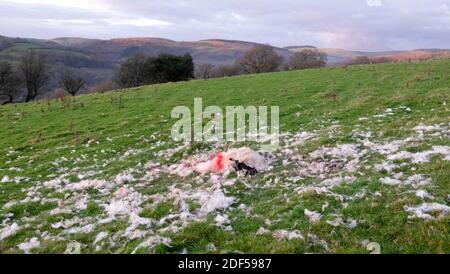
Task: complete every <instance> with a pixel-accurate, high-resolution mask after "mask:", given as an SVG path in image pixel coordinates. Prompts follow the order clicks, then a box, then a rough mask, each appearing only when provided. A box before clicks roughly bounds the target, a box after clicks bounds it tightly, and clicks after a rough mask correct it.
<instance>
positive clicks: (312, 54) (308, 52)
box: [288, 49, 327, 69]
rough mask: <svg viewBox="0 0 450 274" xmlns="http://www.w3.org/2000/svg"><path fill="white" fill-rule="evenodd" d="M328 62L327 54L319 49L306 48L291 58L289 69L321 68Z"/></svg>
mask: <svg viewBox="0 0 450 274" xmlns="http://www.w3.org/2000/svg"><path fill="white" fill-rule="evenodd" d="M326 64H327V55H326V54H325V53H323V52H320V51H318V50H312V49H304V50H302V51H299V52H296V53H294V55H292V56H291V58H290V59H289V64H288V67H289V69H309V68H320V67H324V66H325V65H326Z"/></svg>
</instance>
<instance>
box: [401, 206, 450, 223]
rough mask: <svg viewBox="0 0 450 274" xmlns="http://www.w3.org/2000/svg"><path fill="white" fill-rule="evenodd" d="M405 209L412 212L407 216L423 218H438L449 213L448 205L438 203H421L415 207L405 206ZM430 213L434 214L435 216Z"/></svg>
mask: <svg viewBox="0 0 450 274" xmlns="http://www.w3.org/2000/svg"><path fill="white" fill-rule="evenodd" d="M405 210H406V212H409V213H412V215H411V216H409V218H419V219H424V220H439V219H442V218H444V217H446V216H448V215H449V214H450V207H448V206H446V205H442V204H438V203H423V204H421V205H419V206H416V207H409V206H405ZM431 214H435V216H433V215H431Z"/></svg>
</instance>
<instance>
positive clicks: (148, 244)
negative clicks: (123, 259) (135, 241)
mask: <svg viewBox="0 0 450 274" xmlns="http://www.w3.org/2000/svg"><path fill="white" fill-rule="evenodd" d="M171 243H172V240H171V239H170V238H166V237H161V236H158V235H156V236H151V237H149V238H147V240H145V241H144V242H142V243H140V244H139V245H138V246H137V247H136V248H135V249H134V250H133V252H132V253H133V254H134V253H136V251H138V250H139V249H141V248H148V249H152V248H154V247H156V246H157V245H160V244H163V245H166V246H168V247H170V244H171Z"/></svg>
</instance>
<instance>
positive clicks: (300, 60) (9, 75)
mask: <svg viewBox="0 0 450 274" xmlns="http://www.w3.org/2000/svg"><path fill="white" fill-rule="evenodd" d="M326 60H327V56H326V55H325V54H324V53H321V52H319V51H317V50H313V49H305V50H303V51H300V52H296V53H294V54H293V55H292V56H291V57H290V59H289V60H288V62H284V60H283V57H282V56H280V55H279V54H277V53H276V51H275V49H274V48H273V47H271V46H268V45H257V46H255V47H253V48H251V49H249V50H248V51H247V52H245V54H243V56H241V57H240V58H238V59H237V60H236V61H235V62H234V63H233V64H230V65H223V66H215V65H213V64H199V65H197V66H195V65H194V61H193V58H192V56H191V55H189V54H185V55H180V56H177V55H172V54H160V55H158V56H145V55H143V54H140V53H138V54H135V55H132V56H130V57H129V58H127V59H126V60H124V61H123V62H122V63H121V64H120V65H119V66H118V68H117V69H116V71H115V73H114V77H113V79H112V80H111V81H106V82H103V83H100V84H98V85H96V86H94V87H91V90H92V91H99V92H105V91H109V90H113V89H117V88H132V87H139V86H143V85H150V84H157V83H167V82H177V81H188V80H191V79H194V78H198V79H208V78H213V77H224V76H233V75H238V74H253V73H266V72H274V71H281V70H294V69H307V68H319V67H323V66H325V65H326ZM48 68H49V66H48V64H47V62H46V58H45V56H44V55H42V54H39V53H38V52H36V51H33V50H30V51H28V52H26V53H25V54H24V55H23V56H22V57H21V58H20V60H19V64H18V65H17V66H13V65H12V64H11V63H9V62H0V96H2V99H4V101H3V104H7V103H12V102H15V101H17V99H18V97H19V96H20V97H21V100H22V101H25V102H30V101H32V100H35V99H36V98H37V97H38V95H39V94H40V91H41V90H42V89H43V88H44V86H45V85H46V83H47V82H48V81H49V78H50V75H49V74H50V73H49V69H48ZM60 78H61V79H59V83H60V86H61V87H62V89H63V90H64V92H65V93H66V94H70V95H72V96H75V95H77V94H78V93H79V92H80V91H82V90H83V88H84V87H85V86H86V83H85V79H83V77H80V76H79V75H76V74H75V73H73V72H70V71H69V70H67V71H63V72H61V76H60ZM24 93H25V95H23V94H24Z"/></svg>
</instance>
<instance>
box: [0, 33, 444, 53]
mask: <svg viewBox="0 0 450 274" xmlns="http://www.w3.org/2000/svg"><path fill="white" fill-rule="evenodd" d="M0 36H3V37H9V38H18V39H36V40H46V41H54V40H57V39H85V40H101V41H110V40H120V39H124V40H126V39H162V40H169V41H173V42H176V43H182V42H187V43H194V42H201V41H213V40H219V41H229V42H242V43H255V44H266V45H270V46H272V47H275V48H280V49H287V48H296V47H314V48H317V49H330V50H332V49H335V50H344V51H351V52H363V53H383V52H396V51H399V52H408V51H420V50H450V46H449V47H448V48H436V47H433V48H409V49H389V50H366V49H347V48H336V47H317V46H315V45H308V44H304V45H302V44H297V45H285V46H275V45H272V44H270V43H264V42H262V43H260V42H255V41H246V40H238V39H223V38H207V39H201V40H174V39H170V38H165V37H151V36H147V37H145V36H141V37H138V36H134V37H114V38H110V39H102V38H87V37H81V36H60V37H52V38H40V37H22V36H8V35H3V34H1V33H0Z"/></svg>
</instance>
